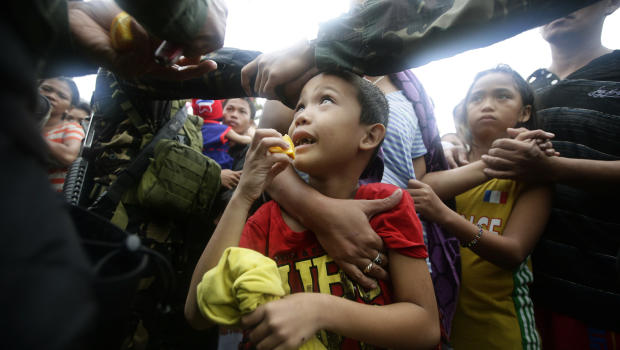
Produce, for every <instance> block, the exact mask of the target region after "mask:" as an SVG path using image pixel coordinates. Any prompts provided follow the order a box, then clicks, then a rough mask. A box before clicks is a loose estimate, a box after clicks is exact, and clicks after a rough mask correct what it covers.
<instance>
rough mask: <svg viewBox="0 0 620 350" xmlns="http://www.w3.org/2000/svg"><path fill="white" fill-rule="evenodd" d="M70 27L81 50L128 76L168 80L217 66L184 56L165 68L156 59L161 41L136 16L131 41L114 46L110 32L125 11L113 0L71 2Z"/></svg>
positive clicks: (131, 25) (192, 76)
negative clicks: (137, 20)
mask: <svg viewBox="0 0 620 350" xmlns="http://www.w3.org/2000/svg"><path fill="white" fill-rule="evenodd" d="M68 6H69V12H68V15H69V29H70V31H71V35H72V37H73V39H74V41H75V43H76V46H77V47H78V49H79V50H80V51H81V53H82V54H83V55H84V56H85V57H87V58H88V59H90V60H91V61H93V62H94V63H96V64H98V65H100V66H102V67H105V68H107V69H109V70H111V71H112V72H114V73H116V74H118V75H120V76H122V77H125V78H131V77H137V76H141V75H145V74H149V75H151V76H154V77H157V78H161V79H166V80H186V79H191V78H195V77H199V76H202V75H203V74H206V73H208V72H210V71H212V70H215V69H217V64H216V63H215V62H213V61H208V60H207V61H202V62H198V60H197V59H196V58H192V59H187V58H186V59H182V60H181V61H179V62H178V64H177V66H176V67H164V66H161V65H159V64H157V63H156V62H155V60H154V52H155V50H156V49H157V46H158V45H159V44H160V42H161V41H160V40H157V39H155V38H153V37H151V36H150V35H149V34H148V33H147V32H146V30H145V29H144V28H143V27H142V26H141V25H140V24H139V23H138V22H136V21H135V20H134V19H131V21H130V22H128V23H129V24H128V25H129V28H130V32H131V43H130V45H125V46H124V47H114V45H113V43H112V39H111V37H110V31H111V27H112V22H113V21H114V18H115V17H116V16H117V15H119V14H120V13H121V12H122V10H121V9H120V8H119V7H118V6H117V5H116V4H115V3H114V2H112V1H90V2H69V4H68Z"/></svg>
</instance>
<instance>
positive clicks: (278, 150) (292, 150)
mask: <svg viewBox="0 0 620 350" xmlns="http://www.w3.org/2000/svg"><path fill="white" fill-rule="evenodd" d="M282 139H283V140H284V141H286V142H287V143H288V148H287V149H282V147H279V146H276V147H269V152H271V153H284V154H286V155H287V156H289V157H291V158H292V159H295V145H293V140H291V137H290V136H288V135H284V136H282Z"/></svg>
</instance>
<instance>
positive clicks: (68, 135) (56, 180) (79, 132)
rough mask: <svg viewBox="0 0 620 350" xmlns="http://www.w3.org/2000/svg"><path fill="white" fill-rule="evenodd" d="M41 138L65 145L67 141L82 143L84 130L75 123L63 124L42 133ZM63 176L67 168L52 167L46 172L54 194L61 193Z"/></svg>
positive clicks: (63, 182)
mask: <svg viewBox="0 0 620 350" xmlns="http://www.w3.org/2000/svg"><path fill="white" fill-rule="evenodd" d="M43 137H45V138H46V139H47V140H49V141H52V142H57V143H65V142H67V141H69V140H77V141H80V142H81V141H82V140H83V139H84V130H83V129H82V127H81V126H80V125H79V124H78V123H75V122H64V123H62V124H60V125H58V126H57V127H55V128H54V129H52V130H49V131H47V132H45V133H43ZM65 176H67V168H66V167H59V166H52V167H50V169H49V170H48V177H49V179H50V182H51V184H52V188H53V189H54V190H55V191H56V192H62V187H63V186H64V184H65Z"/></svg>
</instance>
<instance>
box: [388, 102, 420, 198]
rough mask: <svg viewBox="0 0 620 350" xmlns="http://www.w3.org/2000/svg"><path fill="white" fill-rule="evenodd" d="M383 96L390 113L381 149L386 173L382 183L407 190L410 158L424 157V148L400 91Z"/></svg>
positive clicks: (413, 176) (409, 175)
mask: <svg viewBox="0 0 620 350" xmlns="http://www.w3.org/2000/svg"><path fill="white" fill-rule="evenodd" d="M385 97H386V99H387V101H388V104H389V106H390V113H389V121H388V127H387V132H386V134H385V139H384V140H383V146H382V147H383V152H384V155H385V158H384V161H385V170H384V172H383V179H382V180H381V182H383V183H388V184H392V185H395V186H398V187H401V188H407V183H408V181H409V179H415V173H414V171H413V159H415V158H418V157H421V156H423V155H425V154H426V147H424V141H422V133H421V132H420V127H419V126H418V117H417V116H416V114H415V111H414V110H413V106H412V105H411V102H410V101H409V100H408V99H407V98H406V97H405V95H404V94H403V93H402V91H396V92H391V93H389V94H386V95H385Z"/></svg>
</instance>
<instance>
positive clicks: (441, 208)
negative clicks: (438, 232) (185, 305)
mask: <svg viewBox="0 0 620 350" xmlns="http://www.w3.org/2000/svg"><path fill="white" fill-rule="evenodd" d="M407 192H409V195H411V198H413V202H414V205H415V210H416V211H417V212H418V213H420V214H421V215H422V216H423V217H424V218H425V219H427V220H429V221H435V222H440V219H441V218H442V217H443V214H444V212H445V211H446V210H450V208H448V207H447V206H446V205H445V204H443V202H442V201H441V199H439V197H437V194H435V192H434V191H433V189H432V188H431V186H429V185H427V184H425V183H424V182H421V181H418V180H415V179H411V180H409V183H408V185H407Z"/></svg>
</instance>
